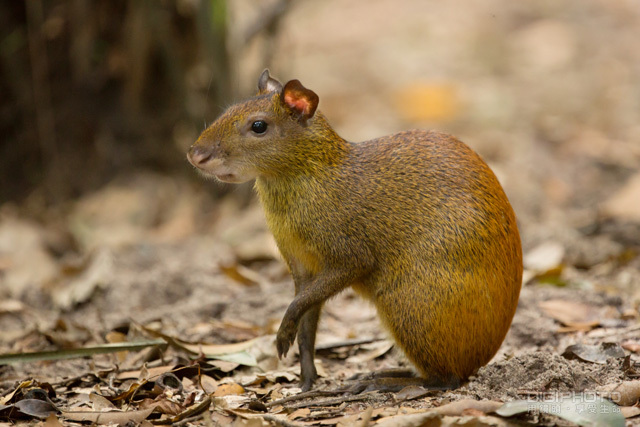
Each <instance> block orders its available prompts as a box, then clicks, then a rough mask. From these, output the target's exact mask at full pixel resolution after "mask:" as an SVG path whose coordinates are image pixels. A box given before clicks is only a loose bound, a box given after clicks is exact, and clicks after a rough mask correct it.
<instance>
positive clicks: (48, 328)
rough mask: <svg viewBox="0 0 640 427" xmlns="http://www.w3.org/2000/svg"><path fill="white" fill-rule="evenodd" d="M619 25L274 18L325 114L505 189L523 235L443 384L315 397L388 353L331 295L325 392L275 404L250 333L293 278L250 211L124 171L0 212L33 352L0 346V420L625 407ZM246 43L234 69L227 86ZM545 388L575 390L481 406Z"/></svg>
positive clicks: (633, 102) (460, 11) (541, 14)
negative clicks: (486, 356)
mask: <svg viewBox="0 0 640 427" xmlns="http://www.w3.org/2000/svg"><path fill="white" fill-rule="evenodd" d="M239 10H242V8H240V7H239ZM364 10H366V14H363V11H364ZM241 18H242V17H236V19H238V20H239V21H241ZM639 31H640V11H639V10H638V7H637V3H634V2H632V1H615V2H606V3H605V2H595V1H594V2H582V1H571V2H563V3H562V5H560V4H556V3H555V2H539V3H537V4H536V5H526V6H525V5H524V4H520V3H519V2H507V1H498V0H494V1H490V0H483V1H479V2H474V3H473V4H470V3H467V2H464V3H462V2H457V1H453V2H446V3H445V2H441V3H440V4H438V5H437V6H436V5H434V4H432V3H431V2H424V4H423V2H419V1H409V2H406V5H405V6H403V7H397V6H396V2H392V1H382V0H378V1H370V2H365V1H355V2H349V3H348V5H347V4H343V3H342V2H338V1H335V0H333V1H327V2H315V3H314V2H307V3H303V4H301V5H299V6H297V7H295V8H294V9H293V10H292V12H291V13H290V14H289V15H288V16H287V18H286V19H285V22H284V27H283V33H282V36H281V39H280V40H279V48H278V49H277V53H276V60H275V61H274V62H275V64H277V65H274V66H272V71H273V73H274V74H275V75H276V76H279V77H280V78H282V79H285V78H300V79H301V80H302V81H303V83H304V84H305V85H308V86H309V87H311V88H312V89H313V90H315V91H316V92H317V93H318V94H319V95H320V99H321V101H320V108H321V109H322V110H323V112H325V113H326V115H327V116H328V117H329V119H330V120H331V121H332V122H333V123H334V125H335V127H336V129H337V130H338V131H339V133H341V134H342V135H343V136H345V137H347V138H348V139H352V140H361V139H366V138H370V137H374V136H381V135H383V134H386V133H391V132H394V131H398V130H402V129H406V128H411V127H426V128H436V129H439V130H444V131H448V132H451V133H453V134H455V135H457V136H459V137H460V138H461V139H463V140H464V141H466V142H467V143H468V144H469V145H471V146H472V147H473V148H474V149H476V150H477V151H478V152H479V153H480V154H481V155H482V156H483V157H484V158H485V159H486V160H487V162H488V163H489V164H490V165H491V166H492V167H493V168H494V170H495V171H496V173H497V175H498V176H499V178H500V179H501V181H502V182H503V184H504V187H505V189H506V191H507V193H508V195H509V197H510V199H511V201H512V204H513V206H514V209H515V210H516V213H517V215H518V219H519V227H520V230H521V233H522V237H523V247H524V253H525V278H524V281H523V282H524V283H523V288H522V293H521V298H520V303H519V305H518V310H517V312H516V316H515V319H514V321H513V325H512V327H511V330H510V332H509V334H508V336H507V338H506V340H505V342H504V344H503V346H502V348H501V349H500V351H499V353H498V354H497V355H496V356H495V357H494V359H493V360H492V361H491V363H489V364H488V365H487V366H486V367H484V368H482V369H480V371H479V372H478V373H477V375H476V376H474V377H472V378H471V379H470V381H469V382H468V383H466V384H465V385H463V386H462V387H461V388H459V389H457V390H453V391H425V390H422V389H417V388H409V389H405V390H403V391H401V392H399V393H374V392H371V393H369V392H367V393H363V394H359V395H351V394H344V393H337V394H336V393H334V394H330V393H329V392H328V391H331V390H336V389H338V388H340V387H343V386H345V385H348V384H349V382H348V380H347V379H348V378H349V377H350V376H352V375H353V374H355V373H361V372H371V371H375V370H378V369H383V368H392V367H398V366H406V363H405V362H404V360H403V358H402V355H401V354H399V353H398V352H396V351H395V350H394V349H393V347H392V345H391V343H390V342H389V341H388V340H387V339H386V334H385V332H384V330H382V328H381V327H380V324H379V322H378V321H377V318H376V314H375V310H374V309H373V308H372V307H370V306H369V305H368V304H367V303H365V302H363V301H362V300H360V299H359V298H358V297H356V296H355V295H354V294H353V293H352V292H350V291H348V292H345V293H344V294H342V295H340V296H338V297H337V298H335V299H334V300H332V301H330V302H329V303H328V304H327V306H326V308H325V311H324V314H323V317H322V321H321V325H320V331H319V334H318V348H319V350H318V355H317V364H318V366H319V368H320V369H319V370H320V373H321V378H320V380H319V381H318V383H317V390H320V391H325V392H326V393H325V394H322V393H320V392H318V393H316V394H315V395H312V396H308V397H307V398H306V399H293V398H292V399H291V400H288V401H287V400H281V399H285V398H287V397H288V396H293V395H296V394H297V393H299V392H300V390H299V389H298V388H297V381H298V373H299V369H298V365H297V355H296V354H295V353H294V354H291V355H289V356H288V357H287V358H286V359H284V360H278V359H277V357H276V353H275V345H274V335H273V334H274V333H275V331H276V330H277V327H278V324H279V321H280V320H281V318H282V315H283V313H284V311H285V309H286V307H287V305H288V304H289V302H290V301H291V299H292V296H293V284H292V282H291V279H290V278H289V276H288V273H287V271H286V268H285V267H284V265H283V263H282V261H281V260H280V259H279V257H278V255H277V251H276V248H275V246H274V244H273V242H272V240H271V237H270V235H269V233H268V231H267V230H266V227H265V224H264V219H263V217H262V213H261V209H260V207H259V206H258V205H257V204H256V203H255V200H249V201H248V200H247V197H246V194H247V193H248V192H247V191H244V190H246V188H239V189H235V190H233V191H232V193H231V196H230V197H227V198H225V199H222V200H215V199H214V198H212V197H211V196H210V195H209V192H208V190H209V188H210V187H212V186H214V185H217V184H215V183H211V182H209V183H203V182H198V181H195V180H193V181H187V180H184V179H180V178H175V177H169V176H162V175H158V174H154V173H150V172H140V173H139V174H136V175H134V176H123V177H121V178H119V179H117V180H115V181H114V182H113V183H112V184H110V185H108V186H106V187H105V188H103V189H102V190H101V191H99V192H96V193H95V194H91V195H87V196H85V197H83V198H81V199H79V200H77V201H74V202H70V203H69V204H67V205H65V206H62V207H59V208H56V209H43V208H42V206H41V203H40V201H39V198H38V196H37V194H36V195H34V196H32V197H30V198H29V199H28V201H27V202H26V203H25V204H24V205H21V206H16V205H12V204H5V205H3V206H1V207H0V353H3V354H7V353H25V352H36V351H37V352H43V351H51V352H52V353H51V354H49V353H46V354H44V353H43V354H40V355H39V359H45V358H49V359H51V360H35V361H34V360H31V361H28V360H26V359H25V356H22V357H21V356H16V357H17V359H18V360H13V361H8V360H7V361H6V362H0V363H2V366H0V394H1V396H2V397H0V399H1V401H0V417H1V418H2V419H4V420H7V422H14V421H16V420H22V421H25V422H35V421H37V420H40V419H46V421H42V423H46V424H47V425H59V424H58V423H59V422H61V421H60V420H65V421H64V422H65V423H67V424H73V423H82V422H84V423H86V422H96V423H98V424H108V423H120V424H126V423H127V422H128V421H130V420H131V422H134V423H140V424H145V425H148V423H150V422H151V423H161V422H163V423H169V422H175V423H182V424H183V425H186V424H190V425H191V424H192V425H225V424H231V423H235V424H236V425H269V424H273V423H275V424H280V425H358V423H359V425H375V424H380V425H434V426H435V425H476V426H484V425H487V426H490V425H491V426H493V425H573V424H572V423H571V421H568V420H566V419H564V418H560V417H558V416H556V415H558V414H559V413H560V412H561V414H562V415H565V416H567V414H569V415H568V416H569V417H571V416H572V415H571V414H573V415H575V414H576V413H579V412H580V411H583V412H591V413H594V412H595V413H600V414H602V413H604V412H606V411H608V410H609V409H608V408H609V407H606V408H605V409H603V408H602V407H597V406H594V405H595V403H594V402H595V401H596V400H595V393H598V394H599V395H603V396H605V397H606V396H608V397H612V400H614V401H616V403H618V404H619V407H620V408H622V414H623V415H624V416H625V417H626V422H627V424H629V425H640V417H638V414H640V409H638V407H637V401H638V399H639V398H640V386H638V384H639V382H638V381H639V379H638V376H639V375H640V356H639V352H640V316H639V311H638V308H639V306H640V83H639V82H638V75H640V50H638V49H637V36H638V34H639ZM319 34H321V35H322V36H319ZM256 50H259V46H256ZM258 62H259V61H256V60H255V59H250V58H249V59H247V60H246V65H245V66H243V68H242V69H243V71H242V72H241V73H240V77H241V79H240V81H241V82H245V81H246V82H247V83H246V84H247V87H249V85H251V86H252V85H254V81H255V79H256V77H257V72H258V71H257V70H254V69H258V68H261V65H260V64H259V63H258ZM245 74H246V76H245ZM242 84H245V83H242ZM251 90H252V89H247V91H246V93H247V94H249V93H251ZM212 119H213V118H208V120H209V121H210V120H212ZM190 142H192V140H188V138H187V139H185V140H180V141H176V143H178V144H180V145H181V146H183V147H186V146H188V144H189V143H190ZM185 167H187V166H185ZM139 341H145V342H147V344H148V345H147V346H146V347H143V348H124V349H120V350H122V351H119V352H114V350H113V346H114V345H117V343H121V342H139ZM150 341H151V342H150ZM234 343H235V344H236V345H235V346H230V345H229V344H234ZM110 346H112V347H110ZM79 348H85V349H86V353H82V354H83V355H85V357H83V358H78V357H75V358H69V359H64V358H63V357H64V356H67V355H69V356H70V350H72V349H79ZM87 348H88V349H87ZM102 350H104V351H105V352H106V353H104V354H99V352H100V351H102ZM205 356H206V357H205ZM9 362H11V363H9ZM612 391H613V392H614V394H611V392H612ZM607 393H609V394H607ZM563 396H571V398H572V399H573V400H574V401H577V402H578V403H579V404H582V405H583V406H581V407H573V409H566V410H563V411H555V412H554V409H553V408H551V409H549V407H547V408H546V411H545V409H544V408H543V410H542V412H540V411H539V410H536V409H534V408H529V409H528V410H525V411H524V412H523V413H520V414H518V415H515V416H513V417H506V416H504V415H503V416H499V415H497V414H496V413H495V410H496V409H497V408H499V407H500V406H501V405H502V402H510V401H517V400H526V399H532V400H536V401H538V402H545V401H546V402H551V403H549V405H551V404H552V403H553V402H555V403H557V402H558V399H559V398H562V397H563ZM545 399H547V400H545ZM553 399H555V400H553ZM21 402H22V403H21ZM274 402H275V403H274ZM549 405H548V406H549ZM538 409H540V408H538ZM616 410H618V408H616ZM545 412H552V413H554V414H556V415H550V414H547V413H545ZM49 413H54V416H52V417H49V418H47V416H48V414H49ZM83 419H84V420H87V421H81V420H83ZM570 419H573V420H574V421H575V420H576V418H575V417H574V418H570ZM603 422H604V424H601V425H610V424H607V422H608V421H606V420H605V421H603Z"/></svg>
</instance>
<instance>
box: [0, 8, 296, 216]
mask: <svg viewBox="0 0 640 427" xmlns="http://www.w3.org/2000/svg"><path fill="white" fill-rule="evenodd" d="M287 5H288V1H278V2H266V3H265V2H263V3H261V4H260V5H259V7H260V8H261V10H260V13H259V15H260V19H256V20H254V22H251V23H248V24H246V25H245V26H244V27H243V28H241V29H238V28H237V29H236V33H235V34H236V36H238V37H243V38H244V40H242V42H241V43H240V44H242V45H243V46H248V45H250V44H251V42H252V40H253V39H255V38H259V37H262V39H263V40H267V42H268V40H269V38H270V37H272V36H273V34H275V32H276V29H277V23H278V21H279V18H280V17H281V16H282V14H283V13H284V11H285V10H286V8H287ZM228 13H229V12H228V10H227V4H226V1H225V0H203V1H199V0H179V1H155V0H146V1H112V0H73V1H65V0H28V1H24V2H22V1H16V2H13V1H11V2H2V3H0V28H1V29H0V61H1V62H0V90H1V92H2V94H3V95H2V96H1V97H0V134H2V143H1V146H0V201H7V200H14V201H21V200H23V199H24V198H25V197H27V196H29V195H32V194H33V193H34V192H37V193H38V194H39V197H40V199H41V200H42V201H43V202H44V203H45V204H51V203H57V202H60V201H64V200H68V199H69V198H73V197H77V196H79V195H81V194H83V193H85V192H86V191H88V190H91V189H95V188H97V187H98V186H100V185H102V184H104V183H105V182H106V181H108V180H109V179H111V178H113V177H114V176H115V175H116V174H118V173H122V172H126V171H130V170H140V169H145V168H149V169H152V170H157V171H162V172H169V173H173V172H176V171H185V170H188V168H185V167H184V166H185V157H184V151H185V145H188V142H187V141H190V140H193V139H194V138H195V137H196V136H197V134H198V132H199V131H200V130H201V129H202V128H203V126H204V122H205V120H211V119H212V118H213V117H215V116H216V115H217V114H218V113H219V112H220V110H221V109H222V108H223V106H224V105H226V104H228V103H229V102H230V100H231V99H233V98H234V97H235V96H236V95H237V87H238V86H237V81H236V80H235V77H234V76H235V70H236V69H237V61H238V58H239V57H241V56H242V49H241V48H240V49H236V50H234V51H233V53H231V50H230V49H229V47H230V41H229V33H230V31H229V28H228ZM262 43H264V42H262ZM238 44H239V43H236V46H237V45H238ZM267 51H268V49H267ZM264 59H265V62H267V63H268V58H266V57H265V58H264Z"/></svg>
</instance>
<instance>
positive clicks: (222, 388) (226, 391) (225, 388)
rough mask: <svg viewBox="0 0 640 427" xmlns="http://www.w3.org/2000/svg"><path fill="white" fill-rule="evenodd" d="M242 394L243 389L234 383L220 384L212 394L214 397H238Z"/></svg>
mask: <svg viewBox="0 0 640 427" xmlns="http://www.w3.org/2000/svg"><path fill="white" fill-rule="evenodd" d="M242 393H244V387H242V386H241V385H240V384H236V383H228V384H221V385H219V386H218V388H217V389H216V391H215V392H214V393H213V396H214V397H221V396H228V395H240V394H242Z"/></svg>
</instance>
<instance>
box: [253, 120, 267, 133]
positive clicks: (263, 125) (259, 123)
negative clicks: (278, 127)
mask: <svg viewBox="0 0 640 427" xmlns="http://www.w3.org/2000/svg"><path fill="white" fill-rule="evenodd" d="M251 130H252V131H253V132H254V133H265V132H266V131H267V122H265V121H264V120H256V121H255V122H253V124H251Z"/></svg>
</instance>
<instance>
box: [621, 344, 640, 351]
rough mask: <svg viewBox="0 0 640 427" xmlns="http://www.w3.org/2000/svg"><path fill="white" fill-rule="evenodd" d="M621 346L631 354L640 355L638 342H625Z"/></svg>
mask: <svg viewBox="0 0 640 427" xmlns="http://www.w3.org/2000/svg"><path fill="white" fill-rule="evenodd" d="M621 346H622V348H624V349H625V350H629V351H630V352H632V353H640V343H639V342H638V341H625V342H623V343H622V344H621Z"/></svg>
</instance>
